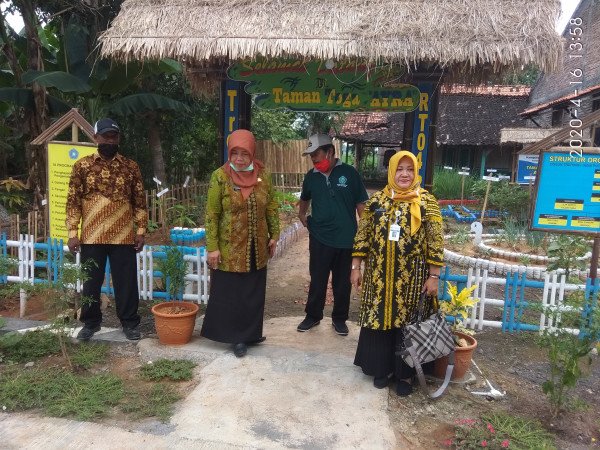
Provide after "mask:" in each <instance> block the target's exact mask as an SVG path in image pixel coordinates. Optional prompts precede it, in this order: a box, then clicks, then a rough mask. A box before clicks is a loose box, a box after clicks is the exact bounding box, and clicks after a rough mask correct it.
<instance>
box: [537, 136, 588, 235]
mask: <svg viewBox="0 0 600 450" xmlns="http://www.w3.org/2000/svg"><path fill="white" fill-rule="evenodd" d="M529 228H530V229H532V230H540V231H549V232H554V233H570V234H583V235H586V236H594V237H600V148H597V147H590V148H577V149H572V148H570V147H554V148H552V149H550V150H546V151H543V152H541V154H540V159H539V163H538V175H537V177H536V182H535V197H534V200H533V204H532V213H531V214H530V219H529Z"/></svg>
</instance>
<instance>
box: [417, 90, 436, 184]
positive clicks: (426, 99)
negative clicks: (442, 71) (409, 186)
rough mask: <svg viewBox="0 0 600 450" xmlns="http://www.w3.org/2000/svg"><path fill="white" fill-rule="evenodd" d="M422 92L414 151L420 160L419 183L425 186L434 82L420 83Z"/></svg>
mask: <svg viewBox="0 0 600 450" xmlns="http://www.w3.org/2000/svg"><path fill="white" fill-rule="evenodd" d="M417 87H418V88H419V91H420V92H421V98H420V99H419V106H418V108H417V109H416V111H415V112H414V115H415V124H414V127H413V141H412V152H413V154H414V155H415V156H416V157H417V161H418V162H419V183H420V184H421V186H423V180H425V174H426V173H427V149H428V147H429V139H430V132H429V124H430V123H431V106H432V99H433V89H434V85H433V83H419V84H418V85H417Z"/></svg>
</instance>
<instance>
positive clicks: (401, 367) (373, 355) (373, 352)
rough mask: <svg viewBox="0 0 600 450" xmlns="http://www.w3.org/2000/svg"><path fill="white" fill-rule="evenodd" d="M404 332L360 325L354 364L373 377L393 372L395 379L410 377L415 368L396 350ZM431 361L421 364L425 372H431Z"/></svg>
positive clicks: (400, 343)
mask: <svg viewBox="0 0 600 450" xmlns="http://www.w3.org/2000/svg"><path fill="white" fill-rule="evenodd" d="M403 337H404V333H402V329H400V328H396V329H392V330H385V331H380V330H371V329H370V328H365V327H361V328H360V334H359V336H358V346H357V347H356V355H355V356H354V365H355V366H359V367H360V368H361V369H362V371H363V373H364V374H365V375H370V376H373V377H375V378H380V377H385V376H389V375H390V374H393V375H394V377H395V378H396V380H404V379H406V378H411V377H413V376H414V374H415V369H414V368H412V367H410V366H409V365H408V364H406V363H405V362H404V360H403V359H402V357H401V356H400V355H396V351H398V350H400V348H401V346H402V340H403ZM432 366H433V365H432V363H429V364H423V371H424V372H425V373H428V372H431V370H432Z"/></svg>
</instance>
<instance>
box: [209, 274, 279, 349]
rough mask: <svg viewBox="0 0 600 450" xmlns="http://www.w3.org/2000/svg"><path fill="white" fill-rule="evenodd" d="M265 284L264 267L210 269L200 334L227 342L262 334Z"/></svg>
mask: <svg viewBox="0 0 600 450" xmlns="http://www.w3.org/2000/svg"><path fill="white" fill-rule="evenodd" d="M266 286H267V268H266V267H265V268H263V269H260V270H257V271H253V272H243V273H239V272H225V271H222V270H213V271H212V275H211V280H210V297H209V299H208V304H207V306H206V314H205V316H204V322H203V324H202V329H201V330H200V335H202V336H204V337H205V338H207V339H210V340H213V341H217V342H224V343H227V344H238V343H246V342H252V341H255V340H257V339H259V338H260V337H262V335H263V334H262V333H263V315H264V311H265V292H266Z"/></svg>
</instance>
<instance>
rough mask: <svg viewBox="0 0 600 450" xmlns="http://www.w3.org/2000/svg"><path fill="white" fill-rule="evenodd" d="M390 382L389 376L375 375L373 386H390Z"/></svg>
mask: <svg viewBox="0 0 600 450" xmlns="http://www.w3.org/2000/svg"><path fill="white" fill-rule="evenodd" d="M388 384H390V379H389V378H388V377H375V378H373V386H375V387H376V388H377V389H383V388H386V387H388Z"/></svg>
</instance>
